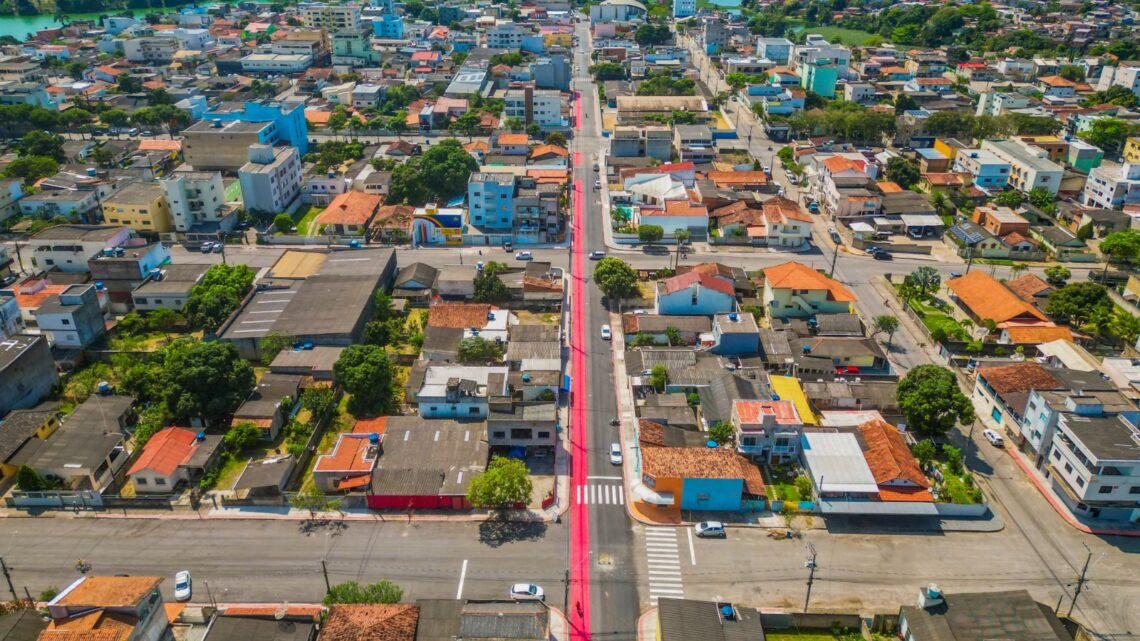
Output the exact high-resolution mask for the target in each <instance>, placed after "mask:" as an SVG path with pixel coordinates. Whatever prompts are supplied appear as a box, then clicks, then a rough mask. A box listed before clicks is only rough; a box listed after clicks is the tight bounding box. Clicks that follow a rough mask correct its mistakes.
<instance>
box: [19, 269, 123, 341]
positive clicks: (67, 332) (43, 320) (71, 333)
mask: <svg viewBox="0 0 1140 641" xmlns="http://www.w3.org/2000/svg"><path fill="white" fill-rule="evenodd" d="M34 315H35V318H36V325H38V326H39V328H40V331H42V332H43V333H45V334H47V337H48V340H49V341H50V342H51V344H52V346H54V347H59V348H72V349H86V348H87V347H88V346H90V345H91V343H93V342H95V341H96V340H97V339H99V338H100V337H102V336H103V335H105V334H106V333H107V326H106V323H105V322H104V320H103V310H102V309H101V308H100V304H99V299H98V297H97V296H96V291H95V286H94V285H71V286H69V287H68V288H67V289H65V290H63V292H61V293H60V294H59V295H58V296H55V297H52V298H49V299H48V300H46V301H44V302H43V303H41V304H40V306H39V307H38V308H37V309H36V310H35V312H34Z"/></svg>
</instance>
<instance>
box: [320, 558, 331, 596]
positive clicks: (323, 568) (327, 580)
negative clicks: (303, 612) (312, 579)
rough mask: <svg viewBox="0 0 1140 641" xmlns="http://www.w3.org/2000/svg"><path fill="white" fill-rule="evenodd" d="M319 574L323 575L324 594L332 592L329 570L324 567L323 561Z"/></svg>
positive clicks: (322, 560) (323, 561) (322, 561)
mask: <svg viewBox="0 0 1140 641" xmlns="http://www.w3.org/2000/svg"><path fill="white" fill-rule="evenodd" d="M321 573H322V574H324V575H325V594H329V593H330V592H332V585H331V584H330V583H329V568H328V566H327V565H325V560H324V559H321Z"/></svg>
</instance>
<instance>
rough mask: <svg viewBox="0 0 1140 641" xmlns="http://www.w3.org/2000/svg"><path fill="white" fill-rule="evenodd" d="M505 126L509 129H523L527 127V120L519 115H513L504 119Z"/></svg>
mask: <svg viewBox="0 0 1140 641" xmlns="http://www.w3.org/2000/svg"><path fill="white" fill-rule="evenodd" d="M503 128H504V129H506V130H508V131H522V130H523V129H526V121H524V120H523V119H522V118H519V117H518V116H511V117H509V118H507V119H506V120H504V121H503Z"/></svg>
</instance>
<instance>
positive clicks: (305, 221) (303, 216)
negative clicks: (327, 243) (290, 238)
mask: <svg viewBox="0 0 1140 641" xmlns="http://www.w3.org/2000/svg"><path fill="white" fill-rule="evenodd" d="M322 211H324V209H323V208H320V207H313V206H312V205H308V206H306V207H299V208H298V209H297V213H295V214H293V220H295V221H297V233H298V234H301V235H303V236H316V235H317V234H315V233H309V227H310V226H311V225H312V223H313V221H314V220H316V219H317V215H319V214H320V213H321V212H322Z"/></svg>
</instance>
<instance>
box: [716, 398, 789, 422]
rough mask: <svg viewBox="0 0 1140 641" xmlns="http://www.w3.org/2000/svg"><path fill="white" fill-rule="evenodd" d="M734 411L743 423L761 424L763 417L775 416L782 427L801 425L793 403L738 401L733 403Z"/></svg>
mask: <svg viewBox="0 0 1140 641" xmlns="http://www.w3.org/2000/svg"><path fill="white" fill-rule="evenodd" d="M732 406H733V410H735V412H736V415H737V416H739V417H740V422H741V423H750V424H751V423H760V422H761V421H762V418H761V417H762V416H774V417H775V420H776V422H777V423H780V424H781V425H801V424H802V423H801V421H800V415H799V413H798V412H796V405H795V403H792V402H791V401H755V400H745V399H737V400H735V401H733V402H732Z"/></svg>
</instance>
